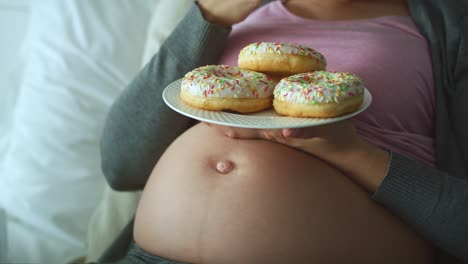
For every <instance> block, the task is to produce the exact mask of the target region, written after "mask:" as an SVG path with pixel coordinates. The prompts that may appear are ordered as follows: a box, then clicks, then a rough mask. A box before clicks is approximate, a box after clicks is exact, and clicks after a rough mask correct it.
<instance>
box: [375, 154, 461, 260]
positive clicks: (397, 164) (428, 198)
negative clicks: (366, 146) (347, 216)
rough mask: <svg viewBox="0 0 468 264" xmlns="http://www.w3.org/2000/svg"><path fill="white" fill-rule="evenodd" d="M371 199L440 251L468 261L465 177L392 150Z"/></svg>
mask: <svg viewBox="0 0 468 264" xmlns="http://www.w3.org/2000/svg"><path fill="white" fill-rule="evenodd" d="M373 199H374V200H375V201H377V202H378V203H380V204H382V205H383V206H385V207H386V208H388V209H389V210H390V211H391V212H392V213H394V214H395V215H397V216H399V217H401V218H402V219H403V220H404V221H405V222H406V223H408V224H410V225H411V226H413V228H415V230H417V231H419V233H420V234H422V235H423V236H425V237H426V238H427V239H428V240H430V241H432V242H433V243H434V244H435V245H436V246H438V247H439V248H440V249H441V250H443V251H445V252H447V253H449V254H451V255H453V256H455V257H457V258H459V259H460V260H463V261H468V180H466V179H460V178H456V177H453V176H450V175H447V174H446V173H443V172H441V171H438V170H436V169H434V168H432V167H430V166H427V165H426V164H424V163H421V162H419V161H415V160H412V159H409V158H407V157H404V156H402V155H399V154H397V153H392V160H391V163H390V168H389V171H388V173H387V176H386V177H385V179H384V180H383V181H382V183H381V185H380V186H379V188H378V189H377V191H376V192H375V193H374V195H373Z"/></svg>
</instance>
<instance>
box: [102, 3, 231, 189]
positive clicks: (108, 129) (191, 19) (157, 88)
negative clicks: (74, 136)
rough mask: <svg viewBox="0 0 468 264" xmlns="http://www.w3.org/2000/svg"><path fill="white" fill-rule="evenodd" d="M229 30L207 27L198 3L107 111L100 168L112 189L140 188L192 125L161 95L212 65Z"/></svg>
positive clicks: (214, 26) (222, 46)
mask: <svg viewBox="0 0 468 264" xmlns="http://www.w3.org/2000/svg"><path fill="white" fill-rule="evenodd" d="M228 34H229V30H228V29H225V28H223V27H219V26H216V25H212V24H209V23H208V22H206V21H205V20H204V19H203V17H202V15H201V12H200V10H199V9H198V6H197V5H196V4H194V5H193V7H192V8H191V9H190V11H189V12H188V14H187V15H186V16H185V17H184V19H182V21H181V22H180V23H179V24H178V26H177V27H176V28H175V29H174V31H173V33H172V34H171V35H170V36H169V37H168V39H167V40H166V41H165V42H164V43H163V45H162V46H161V48H160V50H159V52H158V54H156V55H155V56H154V57H153V58H152V60H151V61H150V62H149V63H148V64H147V65H146V66H145V67H144V68H143V69H142V70H141V72H140V73H139V74H138V75H137V76H136V77H135V79H134V80H133V81H132V82H131V83H130V84H129V85H128V87H126V89H125V90H124V91H123V92H122V93H121V95H120V96H119V97H118V98H117V99H116V101H115V102H114V103H113V105H112V106H111V109H110V111H109V113H108V116H107V118H106V122H105V125H104V129H103V132H102V136H101V142H100V150H101V159H102V160H101V166H102V170H103V173H104V175H105V177H106V179H107V181H108V183H109V185H110V186H111V187H112V188H114V189H116V190H136V189H141V188H142V187H144V184H145V183H146V181H147V179H148V177H149V175H150V173H151V170H152V169H153V167H154V165H155V164H156V162H157V160H158V159H159V158H160V156H161V155H162V153H163V152H164V151H165V149H166V148H167V147H168V146H169V144H171V142H172V141H173V140H174V139H175V138H177V137H178V136H179V135H180V134H182V133H183V132H184V131H185V130H186V129H187V128H188V127H189V126H190V125H191V123H192V121H191V120H190V119H189V118H187V117H185V116H182V115H180V114H178V113H176V112H174V111H173V110H171V109H170V108H168V107H167V106H166V104H165V103H164V102H163V99H162V91H163V90H164V88H165V87H166V86H167V85H168V84H170V83H171V82H173V81H175V80H177V79H179V78H181V77H183V75H184V74H185V73H187V72H188V71H190V70H192V69H194V68H196V67H199V66H201V65H207V64H214V63H216V62H217V61H218V58H219V55H220V53H221V51H222V50H223V48H224V45H225V42H226V39H227V36H228Z"/></svg>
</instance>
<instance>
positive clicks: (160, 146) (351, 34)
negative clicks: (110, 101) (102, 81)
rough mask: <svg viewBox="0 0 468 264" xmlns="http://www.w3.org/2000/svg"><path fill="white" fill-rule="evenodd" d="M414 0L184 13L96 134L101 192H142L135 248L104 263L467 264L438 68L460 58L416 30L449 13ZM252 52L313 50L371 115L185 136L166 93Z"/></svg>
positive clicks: (224, 7) (211, 4)
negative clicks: (359, 82)
mask: <svg viewBox="0 0 468 264" xmlns="http://www.w3.org/2000/svg"><path fill="white" fill-rule="evenodd" d="M426 2H427V4H425V3H426ZM429 2H431V3H432V2H434V3H436V2H437V1H425V2H424V3H422V2H421V1H408V3H406V1H403V0H380V1H366V0H362V1H360V0H355V1H351V0H350V1H339V0H328V1H322V0H289V1H272V2H271V3H269V4H266V5H264V6H262V7H260V8H258V9H257V7H258V6H259V5H260V4H261V1H247V0H237V1H212V0H205V1H199V3H195V4H194V6H193V8H192V10H191V11H190V12H189V13H188V14H187V16H186V17H185V19H184V20H183V21H182V22H181V23H180V24H179V26H178V27H177V28H176V30H175V31H174V32H173V34H172V35H171V36H170V37H169V38H168V40H167V41H166V42H165V44H164V45H163V46H162V48H161V50H160V52H159V54H157V55H155V57H154V58H153V59H152V61H151V62H150V63H149V64H148V65H147V66H146V67H145V69H143V70H142V71H141V73H140V74H139V75H138V76H137V77H136V78H135V80H134V81H133V82H132V83H131V84H130V85H129V86H128V87H127V89H126V90H125V91H124V92H123V93H122V95H121V96H120V97H119V99H118V100H117V101H116V102H115V104H114V105H113V107H112V109H111V111H110V113H109V117H108V119H107V122H106V126H105V129H104V132H103V133H104V134H103V138H102V158H103V170H104V173H105V175H106V177H107V178H108V180H109V182H110V184H111V186H112V187H114V188H116V189H120V190H132V189H139V188H142V187H143V186H144V193H143V196H142V199H141V202H140V205H139V207H138V210H137V215H136V218H135V226H134V240H135V244H134V245H133V247H132V249H131V250H130V252H129V253H128V255H127V257H126V258H125V259H123V260H122V261H121V262H120V263H207V264H210V263H213V264H223V263H255V264H257V263H434V262H439V263H458V262H457V261H458V260H457V258H458V259H464V260H468V252H467V248H468V247H467V243H468V242H467V239H468V236H467V234H468V230H467V227H466V224H465V223H466V222H468V219H467V215H466V213H463V212H466V209H467V203H468V193H467V186H468V183H467V179H466V178H467V174H466V169H467V168H466V165H465V164H468V160H467V157H468V154H465V156H463V153H468V145H467V143H466V138H465V139H464V138H463V137H464V135H467V134H468V127H466V125H461V124H462V123H463V124H466V121H467V118H466V114H467V113H468V109H466V106H463V102H466V101H467V100H468V98H467V97H468V93H467V92H466V89H467V88H468V81H467V78H468V76H467V74H466V68H467V67H468V66H467V65H468V64H467V63H466V61H464V63H463V60H461V61H460V62H458V63H457V64H456V65H455V64H453V65H452V64H449V63H452V61H451V60H445V58H446V57H445V56H455V58H456V57H457V56H461V55H458V52H459V49H458V48H454V47H453V45H449V44H452V43H448V44H447V45H445V46H444V48H445V49H446V50H442V47H439V46H437V45H439V43H440V39H439V38H441V37H442V35H441V34H439V33H440V32H444V34H453V38H455V37H456V36H458V37H460V36H459V35H456V34H460V33H459V31H453V32H452V31H449V32H448V33H447V31H444V28H440V27H442V26H441V25H439V26H438V27H439V28H434V29H432V28H431V27H432V24H430V20H428V14H429V13H430V12H433V11H434V10H436V9H437V10H438V11H437V14H438V16H433V17H431V20H432V19H448V18H447V17H451V18H453V19H458V18H461V17H462V16H461V15H460V14H459V13H457V10H455V9H450V8H449V7H448V6H443V4H442V3H439V2H437V3H438V4H433V5H435V6H433V5H430V4H429ZM438 5H440V6H438ZM447 5H448V4H447ZM408 6H409V7H410V10H411V11H410V10H409V9H408ZM441 10H442V11H441ZM413 20H414V21H416V22H418V25H419V28H418V27H417V26H416V25H415V22H414V21H413ZM457 21H458V20H457ZM462 21H463V20H462ZM448 24H450V23H448ZM232 25H234V26H233V27H232V30H231V26H232ZM420 30H422V31H420ZM421 32H422V33H421ZM423 33H424V34H426V36H423ZM465 37H466V36H465ZM453 38H449V39H453ZM259 41H272V42H283V41H284V42H292V43H299V44H304V45H306V46H310V47H313V48H314V49H316V50H318V51H320V52H321V53H322V54H323V55H324V56H325V57H326V58H327V61H328V66H327V69H328V70H332V71H347V72H352V73H355V74H357V75H358V76H360V77H362V79H363V80H364V83H365V84H366V87H367V89H369V90H370V92H371V93H372V94H373V97H374V101H373V104H372V106H371V107H370V108H369V109H368V110H367V111H365V112H364V113H362V114H360V115H359V116H357V117H356V118H354V119H353V120H352V121H351V122H343V123H338V124H335V125H331V126H325V127H320V128H316V129H314V128H312V129H306V130H304V131H295V130H287V129H285V130H283V131H259V130H248V129H234V128H229V127H219V126H214V125H209V124H203V123H198V124H197V123H196V122H195V121H193V120H190V119H189V118H187V117H184V116H181V115H179V114H177V113H176V112H174V111H172V110H170V109H169V108H168V107H167V106H166V105H165V104H164V103H163V101H162V98H161V96H162V90H163V89H164V88H165V87H166V86H167V85H168V84H169V83H171V82H172V81H174V80H176V79H179V78H181V77H182V76H183V75H184V74H185V73H186V72H188V71H190V70H192V69H194V68H196V67H198V66H201V65H207V64H227V65H236V62H237V56H238V54H239V51H240V50H241V49H242V48H243V47H244V46H246V45H247V44H250V43H253V42H259ZM446 41H449V40H446ZM457 43H458V42H457ZM457 47H458V46H457ZM462 51H463V50H462ZM431 52H432V53H431ZM465 52H466V50H465ZM441 54H442V55H441ZM450 58H452V57H450ZM465 60H466V59H465ZM442 62H444V63H445V64H443V63H442ZM463 67H465V68H463ZM463 71H465V73H464V74H463ZM442 73H443V74H444V75H443V76H442ZM455 73H457V74H458V75H456V76H457V78H453V76H455ZM446 75H448V76H449V77H447V76H446ZM449 80H450V81H449ZM451 89H453V90H457V89H458V90H457V91H461V89H465V91H464V93H462V92H458V93H449V92H447V91H449V90H451ZM448 96H451V97H449V98H447V97H448ZM447 103H451V105H447ZM449 110H450V111H449ZM449 113H451V114H452V116H451V117H450V118H449V116H448V114H449ZM301 133H302V134H301ZM298 136H299V137H310V136H313V137H315V138H313V139H310V140H309V139H297V138H292V137H298ZM448 173H450V174H451V176H450V175H448ZM139 261H140V262H139Z"/></svg>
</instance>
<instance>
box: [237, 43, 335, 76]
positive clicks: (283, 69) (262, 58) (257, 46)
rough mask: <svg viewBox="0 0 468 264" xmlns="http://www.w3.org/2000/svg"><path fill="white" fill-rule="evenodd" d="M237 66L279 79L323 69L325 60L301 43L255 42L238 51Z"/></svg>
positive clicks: (325, 64)
mask: <svg viewBox="0 0 468 264" xmlns="http://www.w3.org/2000/svg"><path fill="white" fill-rule="evenodd" d="M238 66H239V67H241V68H243V69H249V70H252V71H258V72H262V73H265V74H268V75H270V76H272V77H273V78H275V77H277V78H275V79H280V78H283V77H287V76H291V75H294V74H298V73H303V72H312V71H321V70H325V69H326V66H327V61H326V59H325V57H324V56H323V55H322V54H321V53H320V52H318V51H316V50H314V49H312V48H309V47H306V46H303V45H299V44H293V43H285V42H279V43H276V42H257V43H253V44H250V45H247V46H246V47H244V48H243V49H242V50H241V51H240V52H239V57H238Z"/></svg>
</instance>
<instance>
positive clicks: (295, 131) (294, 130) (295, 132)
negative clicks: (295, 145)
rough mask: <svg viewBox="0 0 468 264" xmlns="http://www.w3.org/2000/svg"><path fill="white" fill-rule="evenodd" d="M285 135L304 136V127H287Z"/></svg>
mask: <svg viewBox="0 0 468 264" xmlns="http://www.w3.org/2000/svg"><path fill="white" fill-rule="evenodd" d="M283 136H284V137H286V138H304V129H303V128H285V129H283Z"/></svg>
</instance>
